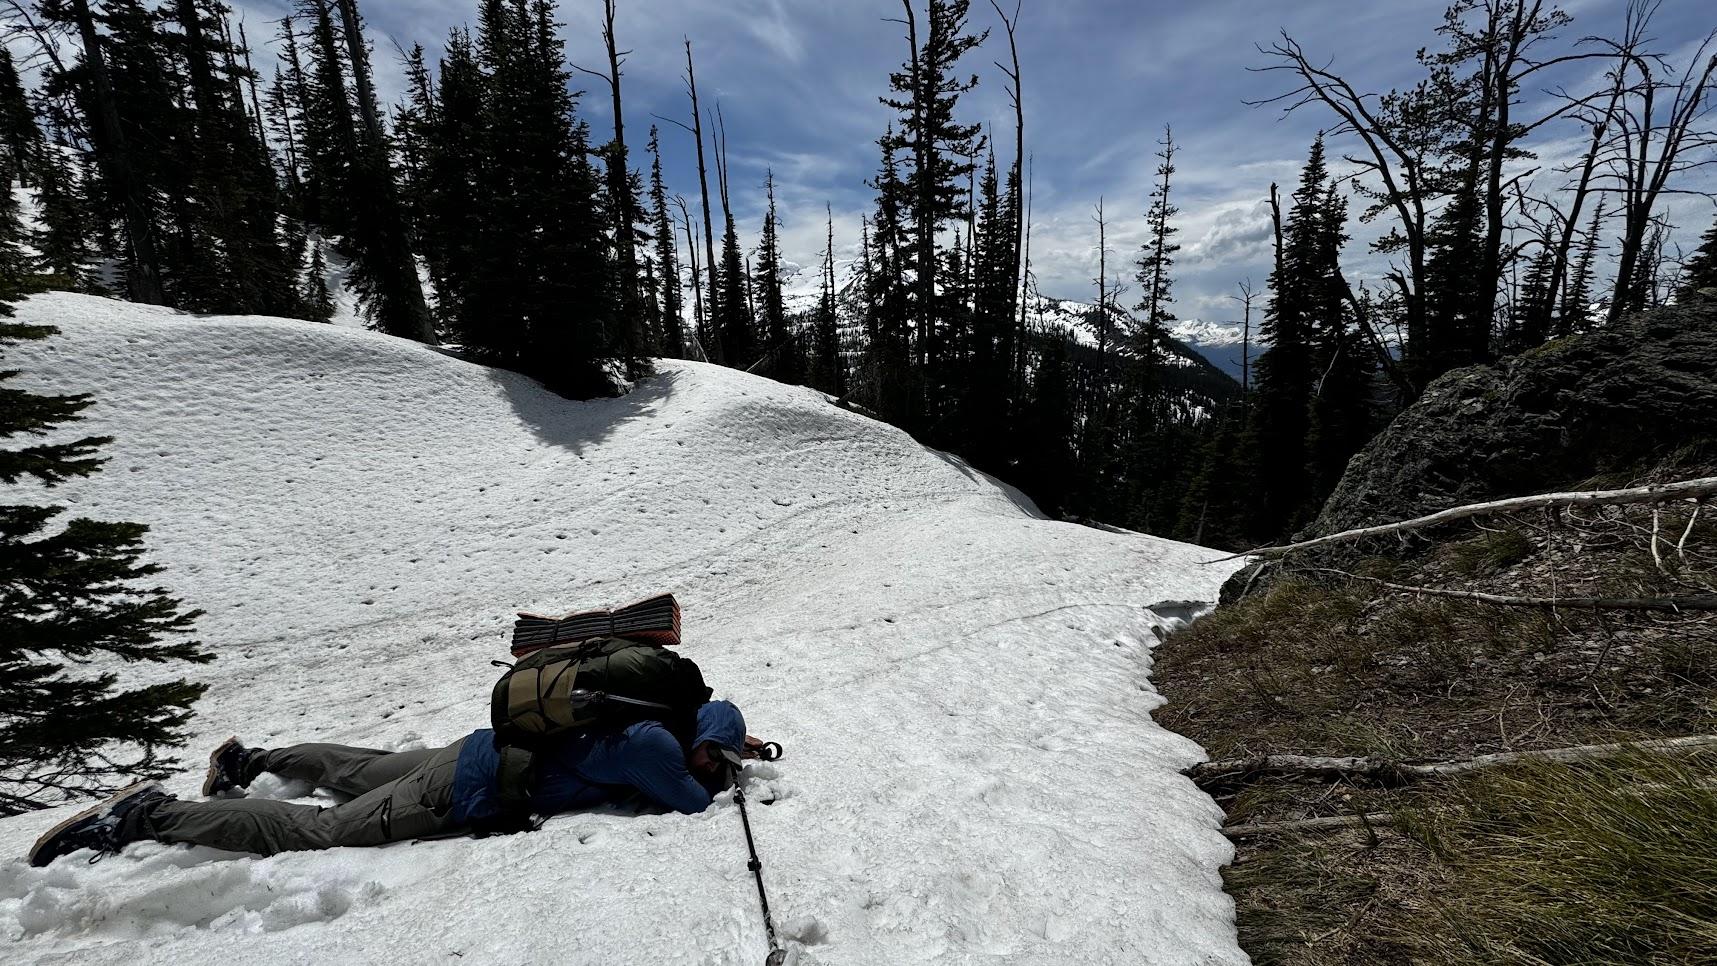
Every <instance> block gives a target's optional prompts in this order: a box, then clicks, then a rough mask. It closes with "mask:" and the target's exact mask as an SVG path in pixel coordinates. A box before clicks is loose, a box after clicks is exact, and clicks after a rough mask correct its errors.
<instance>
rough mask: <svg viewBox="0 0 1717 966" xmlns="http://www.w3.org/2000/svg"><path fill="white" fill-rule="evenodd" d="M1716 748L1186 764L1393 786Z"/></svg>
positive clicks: (1701, 739) (1242, 773)
mask: <svg viewBox="0 0 1717 966" xmlns="http://www.w3.org/2000/svg"><path fill="white" fill-rule="evenodd" d="M1712 750H1717V735H1694V736H1690V737H1683V738H1659V739H1653V740H1649V741H1637V742H1632V741H1629V742H1617V743H1615V744H1605V745H1577V746H1574V747H1570V748H1544V749H1536V750H1531V751H1505V752H1497V753H1495V754H1489V755H1479V756H1478V757H1476V758H1470V759H1466V760H1463V761H1443V762H1431V763H1423V764H1414V763H1408V762H1403V761H1398V760H1395V759H1390V758H1359V757H1356V758H1345V757H1343V758H1338V757H1326V756H1321V755H1262V756H1259V757H1256V758H1228V759H1223V760H1220V761H1207V762H1204V763H1203V764H1199V765H1194V766H1192V767H1191V768H1188V769H1186V770H1185V771H1184V772H1183V774H1185V775H1186V776H1187V777H1188V778H1191V779H1192V780H1193V782H1194V783H1195V784H1197V785H1198V786H1199V787H1200V788H1211V787H1222V788H1232V787H1235V786H1237V785H1246V784H1250V783H1252V782H1253V781H1256V780H1257V779H1259V778H1265V777H1287V778H1292V779H1295V780H1299V781H1345V782H1351V783H1353V784H1358V785H1386V786H1394V785H1405V784H1408V783H1410V782H1416V781H1424V780H1427V779H1432V778H1456V777H1459V776H1462V775H1470V774H1472V773H1474V772H1478V771H1483V770H1485V769H1487V768H1495V767H1497V766H1499V765H1518V764H1522V763H1527V762H1550V763H1553V764H1568V763H1570V762H1579V761H1590V760H1592V759H1594V758H1610V757H1614V756H1616V755H1627V754H1638V753H1640V752H1649V753H1658V754H1685V755H1698V754H1703V753H1707V752H1710V751H1712Z"/></svg>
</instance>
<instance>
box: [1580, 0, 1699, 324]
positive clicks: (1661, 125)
mask: <svg viewBox="0 0 1717 966" xmlns="http://www.w3.org/2000/svg"><path fill="white" fill-rule="evenodd" d="M1656 9H1657V2H1656V0H1633V2H1631V3H1630V4H1629V5H1628V18H1629V23H1630V25H1632V24H1633V23H1634V22H1635V21H1636V20H1637V21H1638V22H1639V24H1640V27H1639V29H1641V30H1643V26H1644V23H1645V22H1646V21H1649V19H1650V16H1651V14H1652V13H1653V12H1654V11H1655V10H1656ZM1714 43H1717V30H1714V31H1712V32H1711V33H1709V34H1707V35H1706V36H1705V39H1704V40H1703V41H1702V42H1701V43H1700V44H1699V46H1698V48H1697V49H1696V50H1695V52H1694V54H1693V57H1692V58H1691V60H1690V61H1689V63H1688V65H1687V67H1686V68H1684V69H1683V70H1682V71H1681V72H1680V74H1679V75H1675V74H1673V73H1672V71H1671V69H1670V68H1669V67H1668V65H1667V64H1665V63H1664V61H1663V60H1662V58H1660V57H1657V56H1654V55H1646V54H1644V53H1641V52H1640V51H1638V50H1634V49H1631V48H1629V47H1627V46H1625V40H1624V42H1623V43H1616V42H1609V46H1610V47H1611V48H1612V49H1613V50H1614V53H1615V55H1616V56H1617V57H1618V58H1619V59H1620V63H1619V64H1618V66H1617V68H1616V69H1617V71H1618V72H1619V73H1627V72H1631V75H1632V77H1633V78H1634V80H1633V82H1632V83H1629V84H1627V85H1625V89H1626V92H1627V93H1626V95H1625V96H1624V97H1623V98H1622V104H1621V107H1620V108H1619V109H1617V110H1616V111H1615V112H1614V113H1613V119H1614V122H1615V124H1614V129H1613V133H1612V136H1611V140H1610V142H1609V144H1608V145H1607V148H1606V151H1605V153H1604V157H1603V158H1602V160H1601V161H1600V162H1599V164H1598V167H1599V169H1600V170H1601V172H1602V173H1601V174H1600V175H1599V180H1600V181H1601V182H1603V183H1604V187H1603V188H1601V189H1600V190H1602V191H1604V192H1606V193H1611V194H1615V195H1618V196H1619V197H1620V199H1621V216H1622V239H1621V250H1620V252H1619V254H1618V262H1617V266H1616V278H1615V283H1614V285H1613V286H1612V294H1611V298H1610V310H1609V321H1610V322H1614V321H1616V320H1617V319H1619V318H1621V316H1622V314H1623V313H1624V312H1628V311H1630V310H1634V309H1638V308H1640V307H1642V305H1643V303H1644V296H1645V293H1644V291H1643V290H1642V289H1641V288H1640V284H1639V280H1638V279H1636V278H1635V275H1636V272H1637V270H1638V267H1639V262H1640V259H1641V257H1642V256H1643V255H1644V253H1645V248H1646V243H1647V233H1648V232H1649V231H1650V230H1651V227H1652V223H1653V218H1654V217H1655V210H1656V207H1657V203H1658V200H1659V199H1660V198H1661V197H1662V196H1664V195H1666V194H1697V195H1702V196H1705V197H1711V193H1710V192H1706V191H1699V190H1695V189H1688V188H1672V187H1670V179H1671V178H1673V177H1674V176H1676V175H1679V174H1684V173H1686V172H1688V171H1691V170H1694V169H1697V168H1702V167H1704V166H1706V165H1709V164H1712V163H1713V162H1717V156H1713V155H1712V153H1711V152H1710V151H1709V150H1705V149H1710V148H1712V147H1717V130H1714V129H1713V127H1712V126H1711V125H1709V124H1707V123H1705V120H1706V118H1707V117H1708V116H1709V114H1710V112H1711V106H1712V105H1711V97H1710V93H1711V84H1712V80H1713V76H1714V75H1717V52H1713V50H1712V47H1713V44H1714ZM1666 75H1667V77H1666ZM1668 78H1673V79H1668ZM1666 95H1667V98H1666ZM1666 99H1667V101H1668V103H1667V105H1665V104H1664V101H1665V100H1666Z"/></svg>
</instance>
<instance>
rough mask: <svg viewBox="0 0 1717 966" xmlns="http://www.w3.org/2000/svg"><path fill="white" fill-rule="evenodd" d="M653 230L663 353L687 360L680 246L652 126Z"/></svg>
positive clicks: (671, 357) (651, 190) (673, 357)
mask: <svg viewBox="0 0 1717 966" xmlns="http://www.w3.org/2000/svg"><path fill="white" fill-rule="evenodd" d="M650 227H651V230H652V232H653V233H654V235H655V238H654V240H655V243H656V273H657V275H658V282H659V284H660V286H661V293H662V294H661V298H660V301H659V304H660V306H661V317H662V332H661V341H660V344H659V346H660V351H661V353H662V355H664V356H667V357H668V358H670V359H683V358H686V345H685V318H684V312H685V305H684V301H683V299H682V297H681V293H680V264H679V246H678V245H675V244H674V221H673V218H671V217H670V216H669V214H668V192H667V188H666V187H665V186H664V185H663V183H662V150H661V142H660V140H659V139H658V137H657V133H656V126H655V125H654V124H652V125H650Z"/></svg>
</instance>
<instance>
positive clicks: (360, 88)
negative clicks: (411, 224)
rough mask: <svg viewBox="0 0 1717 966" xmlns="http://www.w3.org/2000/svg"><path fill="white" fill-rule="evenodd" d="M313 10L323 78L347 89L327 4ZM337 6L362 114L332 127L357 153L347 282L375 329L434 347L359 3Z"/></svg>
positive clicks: (341, 99) (335, 103)
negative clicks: (326, 26) (328, 32)
mask: <svg viewBox="0 0 1717 966" xmlns="http://www.w3.org/2000/svg"><path fill="white" fill-rule="evenodd" d="M312 2H314V3H315V4H316V5H317V6H318V7H319V8H320V9H319V10H318V17H319V18H320V19H319V22H318V27H317V30H318V33H317V41H318V42H317V56H318V57H319V58H322V59H326V60H327V61H328V62H329V63H328V64H327V65H325V66H324V65H318V67H319V72H320V73H322V74H326V75H328V83H329V84H330V85H331V86H332V87H335V88H340V87H343V86H344V78H343V77H341V78H340V80H339V82H338V83H337V84H336V83H334V78H333V75H335V74H340V73H341V63H340V57H339V54H338V52H337V51H335V50H333V49H332V45H331V38H330V42H329V43H324V40H323V36H322V34H321V30H322V29H323V28H322V25H321V23H320V20H325V19H327V11H326V0H312ZM338 3H339V7H340V21H341V25H342V27H343V28H344V29H343V31H342V35H343V39H344V40H345V53H346V65H347V66H349V67H350V69H351V74H352V85H353V90H352V100H353V101H355V106H356V111H355V115H356V116H355V117H353V116H352V115H350V114H348V115H347V116H346V117H345V118H343V119H336V120H334V121H333V123H335V124H338V125H340V126H341V127H342V128H343V129H345V131H346V132H349V133H345V134H342V137H341V141H342V147H344V146H345V145H350V146H351V149H352V154H351V155H349V156H348V157H346V158H342V159H340V160H341V161H342V162H343V165H344V167H345V174H346V178H347V182H346V188H347V191H346V192H345V193H344V194H342V195H341V196H340V202H341V203H342V204H343V205H345V206H346V207H347V208H348V209H349V212H350V216H349V218H348V219H346V221H347V229H346V232H345V233H344V234H343V235H341V237H340V241H339V244H340V246H341V249H342V254H344V255H346V256H347V258H348V261H349V262H350V263H351V267H350V269H349V270H348V272H347V275H346V278H347V281H348V282H349V284H350V285H351V286H352V288H353V289H354V290H356V291H357V293H358V297H359V303H360V304H361V305H362V306H363V309H364V312H365V314H366V315H367V316H368V317H369V318H370V319H371V320H372V321H373V322H374V324H375V326H376V328H377V329H380V330H381V331H383V332H386V333H388V334H389V335H397V336H400V337H402V338H407V339H415V340H417V341H419V342H435V341H436V336H435V326H434V324H433V323H432V321H431V319H430V316H429V308H428V306H427V304H426V303H425V302H424V298H423V283H422V281H421V280H419V278H418V277H417V262H416V259H415V258H414V257H413V255H412V252H411V236H410V232H409V231H408V230H407V227H406V218H405V212H404V209H403V206H402V204H401V202H400V197H399V190H398V186H397V184H396V183H395V179H394V172H393V162H392V160H391V159H390V157H389V151H388V138H387V132H386V131H384V130H383V129H382V123H381V107H380V105H379V104H378V103H377V100H376V93H375V88H374V85H373V84H372V83H371V80H370V67H369V46H368V44H367V43H366V42H365V40H364V33H363V19H362V18H361V17H360V16H359V14H358V6H357V0H338ZM327 102H328V104H329V106H330V107H332V108H338V107H340V106H342V105H343V104H344V103H345V102H346V97H345V94H344V92H343V91H338V92H335V91H332V90H331V91H330V94H329V96H328V98H327Z"/></svg>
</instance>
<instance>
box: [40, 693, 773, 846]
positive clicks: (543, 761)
mask: <svg viewBox="0 0 1717 966" xmlns="http://www.w3.org/2000/svg"><path fill="white" fill-rule="evenodd" d="M706 693H707V692H706ZM762 747H763V743H762V742H760V741H758V740H757V739H756V738H751V737H749V736H747V735H746V733H745V718H744V717H743V716H742V715H741V714H740V712H739V709H738V708H737V707H735V706H734V705H733V704H732V703H731V702H727V701H710V702H707V703H705V704H703V705H702V706H701V707H699V708H698V709H697V720H696V731H695V737H694V739H693V740H692V742H691V744H690V751H689V752H688V751H687V750H686V746H684V745H682V744H681V742H680V739H678V738H676V737H675V736H674V734H673V733H672V732H670V730H669V729H668V727H667V726H665V725H663V724H662V723H661V722H658V721H654V720H647V721H639V722H636V723H632V724H627V725H624V726H616V727H612V728H604V729H597V730H588V731H571V732H567V733H565V734H564V735H563V736H560V737H559V738H558V740H557V741H555V742H553V743H551V744H549V745H547V746H545V747H544V748H543V749H542V750H539V751H537V752H536V753H535V755H534V767H533V773H534V778H533V780H532V781H531V783H530V784H531V791H530V798H529V812H527V813H523V814H522V817H523V818H524V820H525V821H526V822H528V821H529V814H531V813H534V814H538V815H553V814H555V813H558V812H564V811H567V810H570V809H578V808H590V807H593V806H597V805H602V804H607V803H618V802H622V801H625V800H628V799H631V798H633V797H634V796H635V795H636V796H642V797H643V798H644V799H645V800H647V801H648V802H649V803H651V804H653V805H656V806H659V807H662V808H666V809H672V810H674V811H678V812H685V813H692V812H701V811H703V810H704V809H705V808H707V807H709V804H710V802H711V800H712V799H713V798H714V795H715V793H716V792H718V791H720V790H722V789H723V788H726V787H727V785H728V784H729V781H730V776H731V768H732V767H733V762H735V761H737V759H738V758H739V756H740V755H741V754H745V755H747V756H753V757H754V756H756V755H757V753H758V751H759V749H761V748H762ZM501 757H502V751H501V749H499V748H497V745H496V742H495V741H494V736H493V732H492V731H491V730H490V729H487V728H484V729H479V730H478V731H475V732H473V733H472V734H470V735H469V736H467V737H465V738H461V739H460V740H458V741H456V742H454V743H453V744H451V745H448V746H447V747H445V748H425V749H422V750H419V751H397V752H387V751H376V750H373V749H369V748H351V747H347V746H345V745H330V744H300V745H291V746H289V747H285V748H276V749H272V750H270V749H263V748H246V747H245V746H244V745H242V744H240V743H239V741H238V739H237V738H236V737H235V738H229V739H227V741H226V742H225V743H223V744H222V745H221V746H220V747H218V748H216V749H215V751H214V753H213V754H211V755H210V756H209V771H208V777H207V779H206V780H205V781H204V782H203V794H204V796H214V795H221V794H223V793H226V792H228V791H230V790H232V789H242V788H244V787H246V786H248V785H249V784H250V783H251V782H252V781H255V780H256V777H257V776H258V775H260V774H262V773H263V772H269V773H271V774H275V775H279V776H281V777H282V778H288V779H297V780H300V781H306V782H310V783H311V784H313V785H317V786H319V787H322V788H329V789H332V790H333V791H335V792H338V793H340V794H342V795H350V796H353V797H352V798H351V799H350V800H349V801H346V802H344V803H342V804H339V805H334V806H330V807H325V808H320V807H317V806H315V805H300V804H294V803H292V802H281V801H271V800H262V799H247V798H217V799H213V800H211V801H205V802H184V801H179V800H178V799H176V798H174V797H173V796H171V795H169V794H167V793H166V792H164V791H163V790H162V789H161V786H159V785H157V784H154V783H144V784H140V785H134V786H132V787H131V788H128V789H125V790H123V791H121V792H119V793H118V794H116V795H114V796H113V797H112V798H110V799H108V800H107V801H106V802H103V803H102V804H100V805H97V806H95V807H94V808H90V809H87V810H85V811H83V812H80V813H79V814H77V815H74V816H72V817H71V818H70V819H67V820H66V821H65V822H62V823H60V824H59V825H58V826H56V827H54V828H53V829H51V830H50V831H49V832H48V833H47V834H46V835H44V836H42V838H41V839H39V840H38V841H37V842H36V845H35V847H34V848H33V849H31V850H30V864H31V865H36V866H43V865H47V864H48V863H50V862H52V861H53V860H54V859H56V858H58V857H60V856H62V855H67V854H70V853H72V852H75V851H77V850H79V849H93V850H94V851H95V852H96V853H97V855H98V856H99V855H100V854H103V853H109V852H118V851H119V850H120V849H122V848H124V847H125V846H126V845H127V844H128V843H131V842H137V841H142V840H153V841H157V842H184V843H188V844H192V845H208V846H213V847H214V848H217V849H226V850H228V851H231V852H254V853H256V854H258V855H273V854H274V853H276V852H292V851H299V850H304V849H328V848H335V847H338V846H344V845H382V844H385V843H388V842H400V841H405V840H408V839H414V838H422V837H425V836H441V835H453V834H459V833H461V832H476V833H478V834H482V833H484V832H490V831H515V830H518V829H519V828H521V826H520V825H519V824H518V823H517V822H516V821H515V820H516V819H517V818H519V817H521V816H520V815H519V814H515V815H513V816H509V815H508V814H507V811H508V810H507V809H506V808H504V806H503V803H502V791H501V788H500V787H499V786H500V782H501V772H502V770H503V769H502V766H501Z"/></svg>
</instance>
